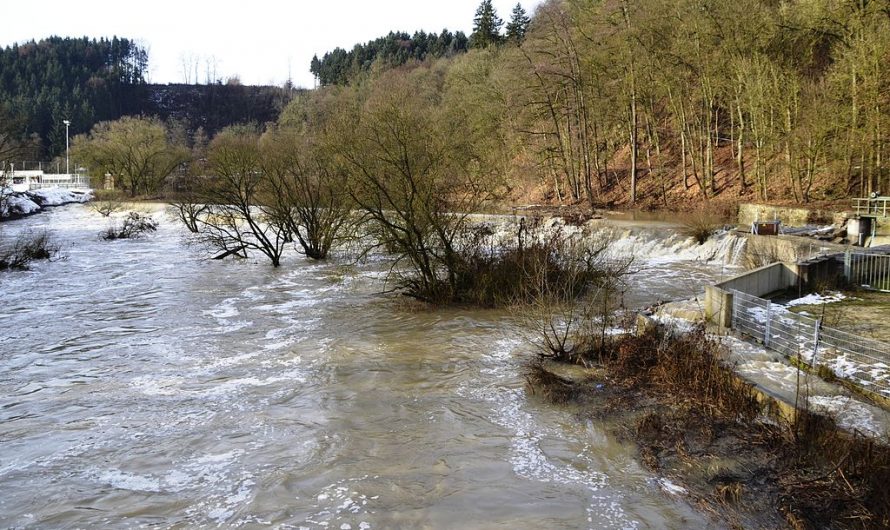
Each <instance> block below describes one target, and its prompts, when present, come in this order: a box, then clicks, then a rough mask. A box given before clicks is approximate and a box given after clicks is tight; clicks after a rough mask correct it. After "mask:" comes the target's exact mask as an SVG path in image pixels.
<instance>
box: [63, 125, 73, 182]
mask: <svg viewBox="0 0 890 530" xmlns="http://www.w3.org/2000/svg"><path fill="white" fill-rule="evenodd" d="M62 123H64V124H65V174H66V175H68V176H71V168H70V166H69V165H68V126H69V125H71V122H70V121H69V120H62Z"/></svg>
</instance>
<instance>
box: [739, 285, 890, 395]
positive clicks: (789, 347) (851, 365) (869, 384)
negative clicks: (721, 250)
mask: <svg viewBox="0 0 890 530" xmlns="http://www.w3.org/2000/svg"><path fill="white" fill-rule="evenodd" d="M732 295H733V303H732V305H733V308H732V327H733V329H735V330H736V331H738V332H739V333H742V334H744V335H747V336H749V337H751V338H753V339H755V340H757V341H758V342H760V343H761V344H763V345H764V346H765V347H767V348H769V349H771V350H774V351H777V352H779V353H781V354H783V355H785V356H786V357H795V358H799V359H800V360H801V361H803V362H805V363H807V364H808V365H810V366H814V367H815V366H825V367H827V368H828V369H830V370H831V371H832V372H833V373H834V374H835V375H836V376H837V377H839V378H842V379H845V380H847V381H849V382H851V383H853V384H856V385H858V386H860V387H861V388H863V389H865V390H869V391H871V392H875V393H877V394H880V395H882V396H885V397H890V344H887V343H884V342H880V341H876V340H872V339H868V338H865V337H860V336H858V335H854V334H852V333H848V332H845V331H841V330H838V329H833V328H830V327H827V326H823V325H822V322H821V321H820V320H818V319H814V318H811V317H808V316H805V315H800V314H797V313H794V312H791V311H789V310H788V309H786V308H785V307H783V306H780V305H777V304H774V303H772V302H770V301H769V300H765V299H763V298H758V297H756V296H751V295H749V294H746V293H743V292H740V291H733V293H732Z"/></svg>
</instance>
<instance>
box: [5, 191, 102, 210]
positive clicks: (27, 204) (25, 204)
mask: <svg viewBox="0 0 890 530" xmlns="http://www.w3.org/2000/svg"><path fill="white" fill-rule="evenodd" d="M0 198H2V200H0V217H8V216H10V215H30V214H32V213H36V212H39V211H40V210H41V208H43V207H45V206H61V205H63V204H70V203H84V202H88V201H89V200H90V199H92V198H93V195H92V190H69V189H65V188H44V189H40V190H32V191H23V192H19V191H15V190H13V189H12V188H2V189H0Z"/></svg>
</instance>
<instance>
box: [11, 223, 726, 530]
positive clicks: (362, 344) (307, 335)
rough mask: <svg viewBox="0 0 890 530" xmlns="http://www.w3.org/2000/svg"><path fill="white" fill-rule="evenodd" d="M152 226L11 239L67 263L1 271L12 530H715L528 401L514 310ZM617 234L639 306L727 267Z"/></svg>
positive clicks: (596, 430)
mask: <svg viewBox="0 0 890 530" xmlns="http://www.w3.org/2000/svg"><path fill="white" fill-rule="evenodd" d="M155 217H156V218H157V219H160V220H161V221H162V223H161V227H160V229H159V231H158V232H157V233H155V234H151V235H149V236H147V237H146V238H144V239H141V240H134V241H116V242H104V241H100V240H99V238H98V236H97V234H98V232H99V231H100V230H101V229H102V228H103V227H104V226H105V224H106V222H107V221H106V220H105V219H102V218H101V217H100V216H99V215H98V214H96V213H94V212H92V211H91V210H89V209H88V208H86V207H84V206H81V205H71V206H65V207H59V208H55V209H51V210H49V211H47V212H45V213H42V214H38V215H36V216H32V217H29V218H26V219H22V220H18V221H10V222H4V223H2V225H0V240H2V241H9V240H10V238H12V237H14V236H15V235H16V234H18V233H20V232H22V231H25V230H34V229H42V228H47V229H49V230H50V231H51V232H52V233H53V234H54V236H55V237H56V239H57V240H58V241H59V242H60V243H61V244H62V254H63V256H64V257H65V259H63V260H58V261H53V262H42V263H37V264H35V265H34V266H33V267H32V270H30V271H27V272H12V273H8V272H7V273H0V274H2V275H0V289H2V301H3V314H2V318H0V341H2V343H0V527H8V528H144V527H151V528H155V527H157V528H220V527H222V528H229V527H239V528H266V527H271V528H295V529H296V528H307V529H346V530H348V529H355V530H358V529H372V528H374V529H387V528H479V529H487V528H511V529H515V528H535V529H537V528H549V529H558V528H573V529H574V528H595V529H599V528H621V529H624V528H688V527H707V526H708V525H709V524H711V523H709V521H708V520H707V519H706V518H704V517H703V516H701V515H698V514H697V513H696V512H695V511H694V510H693V509H692V508H691V507H690V506H689V505H688V503H687V501H686V499H685V498H684V496H683V494H682V492H680V491H678V490H676V488H674V487H673V485H672V484H671V483H669V482H666V481H664V480H659V478H658V477H655V476H653V475H652V474H651V473H649V472H648V471H646V470H645V469H643V468H642V467H641V466H640V465H639V464H638V463H637V462H636V461H635V459H634V448H633V447H631V446H629V445H626V444H624V443H620V442H619V441H617V440H616V439H615V438H613V437H612V436H611V435H609V434H607V426H606V425H603V424H600V423H597V422H593V421H579V420H578V419H577V418H576V416H575V414H574V413H573V411H571V410H567V409H564V408H560V407H554V406H552V405H549V404H547V403H544V402H542V401H540V400H538V399H537V398H536V397H535V396H532V395H529V393H528V392H527V391H526V389H525V387H524V382H523V377H522V372H521V366H522V363H523V361H524V360H525V359H527V358H529V356H531V355H533V349H532V348H531V347H530V346H529V345H528V344H527V343H526V341H525V340H523V338H522V337H523V333H522V330H521V329H518V326H519V324H517V323H516V321H515V320H514V319H513V318H512V317H511V316H510V315H509V314H507V313H505V312H499V311H490V310H489V311H472V310H467V309H460V310H439V311H418V310H417V309H416V308H414V307H412V306H410V305H406V304H404V303H401V302H400V301H399V300H398V298H395V297H393V296H391V295H383V294H381V289H382V277H383V275H384V271H385V270H386V267H387V259H386V257H385V256H377V257H374V258H372V259H371V260H370V261H369V262H367V263H363V264H361V265H358V266H356V267H352V268H344V267H343V266H342V264H338V263H336V262H335V263H323V264H318V263H313V262H310V261H307V260H304V259H302V258H300V257H298V256H296V255H289V256H287V259H285V261H284V264H283V266H282V267H281V268H280V269H273V268H271V267H270V266H268V265H266V264H265V263H263V262H261V261H258V260H257V261H253V260H242V261H208V260H205V259H203V257H202V256H201V255H200V253H198V252H196V250H195V249H194V248H190V247H188V246H187V245H185V244H184V233H183V232H182V231H181V230H180V228H179V227H178V226H177V225H176V224H175V223H173V222H172V221H171V220H169V219H168V218H166V217H165V216H164V214H163V213H161V212H160V211H156V212H155ZM615 233H616V234H618V235H616V241H615V248H616V251H621V252H631V253H634V254H636V255H637V256H638V261H637V263H638V264H644V265H645V266H644V267H642V270H641V271H640V272H639V273H638V274H637V275H636V277H635V279H634V280H633V281H632V286H631V291H630V293H629V295H628V303H629V304H630V305H641V304H644V303H647V302H651V301H654V300H655V299H670V298H677V297H685V296H689V295H690V294H692V293H694V291H695V290H696V289H697V287H698V286H699V285H700V282H701V281H704V280H708V279H714V278H718V277H719V276H720V275H723V274H726V267H725V266H724V263H723V262H724V261H725V260H726V259H728V258H727V253H728V252H732V248H731V247H732V245H728V244H726V242H723V243H721V242H719V241H718V242H716V243H713V244H712V247H713V248H701V247H695V246H694V245H692V244H691V243H689V242H688V241H685V240H684V238H682V237H679V236H677V235H676V234H675V233H673V231H672V230H671V229H669V228H666V227H662V226H657V227H645V226H638V225H627V226H620V225H618V231H617V232H615ZM720 245H723V246H722V247H721V246H720Z"/></svg>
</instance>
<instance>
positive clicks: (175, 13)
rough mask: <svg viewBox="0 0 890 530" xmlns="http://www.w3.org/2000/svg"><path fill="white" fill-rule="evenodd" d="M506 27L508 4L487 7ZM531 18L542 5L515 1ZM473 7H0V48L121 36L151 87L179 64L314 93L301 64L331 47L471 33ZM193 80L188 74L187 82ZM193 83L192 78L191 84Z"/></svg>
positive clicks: (384, 1)
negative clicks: (404, 35) (144, 55)
mask: <svg viewBox="0 0 890 530" xmlns="http://www.w3.org/2000/svg"><path fill="white" fill-rule="evenodd" d="M493 3H494V6H495V8H496V9H497V12H498V14H499V15H500V17H501V18H503V19H504V20H505V21H506V20H509V17H510V12H511V11H512V9H513V6H515V5H516V0H494V2H493ZM521 3H522V5H523V7H524V8H525V10H526V11H527V12H528V13H529V15H531V13H532V12H533V10H534V8H535V6H537V5H538V4H539V3H540V0H522V1H521ZM478 5H479V0H443V1H428V0H368V1H360V0H316V1H308V0H291V1H287V0H242V1H233V0H217V1H206V0H201V1H190V0H153V1H149V2H139V3H136V2H125V1H121V0H95V1H93V0H81V1H77V0H64V1H62V0H43V1H37V0H26V1H16V2H6V1H4V2H3V9H2V10H3V23H2V25H0V46H7V45H10V44H12V43H14V42H24V41H29V40H31V39H35V40H40V39H41V38H43V37H48V36H50V35H61V36H70V37H82V36H88V37H96V38H98V37H112V36H114V35H117V36H119V37H127V38H131V39H134V40H137V41H138V42H139V43H140V44H142V45H143V46H144V47H146V48H147V49H148V51H149V65H150V66H149V68H150V75H149V80H150V81H151V82H153V83H181V82H184V81H185V74H184V73H183V70H184V64H190V65H191V67H190V68H189V70H190V71H192V72H193V71H194V64H195V62H196V61H197V62H198V63H199V67H198V70H199V76H200V81H202V82H203V81H204V78H205V77H206V72H207V66H208V62H209V63H211V64H213V63H214V62H215V66H216V76H217V77H220V78H222V79H226V78H228V77H229V76H233V75H238V76H239V77H240V78H241V81H242V83H245V84H276V85H280V84H282V83H283V82H284V81H285V80H287V78H288V69H290V75H291V78H292V79H293V82H294V84H295V85H297V86H308V87H311V86H312V75H311V74H310V73H309V61H310V60H311V59H312V55H313V54H318V55H319V57H321V56H322V54H324V52H326V51H330V50H332V49H334V48H335V47H337V46H340V47H342V48H346V49H350V48H352V46H353V45H354V44H355V43H357V42H367V41H368V40H371V39H373V38H376V37H379V36H382V35H384V34H386V33H387V32H389V31H390V30H400V31H408V32H411V33H413V32H414V31H416V30H420V29H423V30H424V31H427V32H430V31H435V32H437V33H438V32H440V31H441V30H442V29H443V28H448V29H449V30H451V31H457V30H461V31H464V32H466V33H467V35H469V33H470V32H471V30H472V25H473V15H474V13H475V11H476V8H477V7H478ZM190 75H191V77H193V76H194V73H192V74H190ZM191 80H193V79H191Z"/></svg>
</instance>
